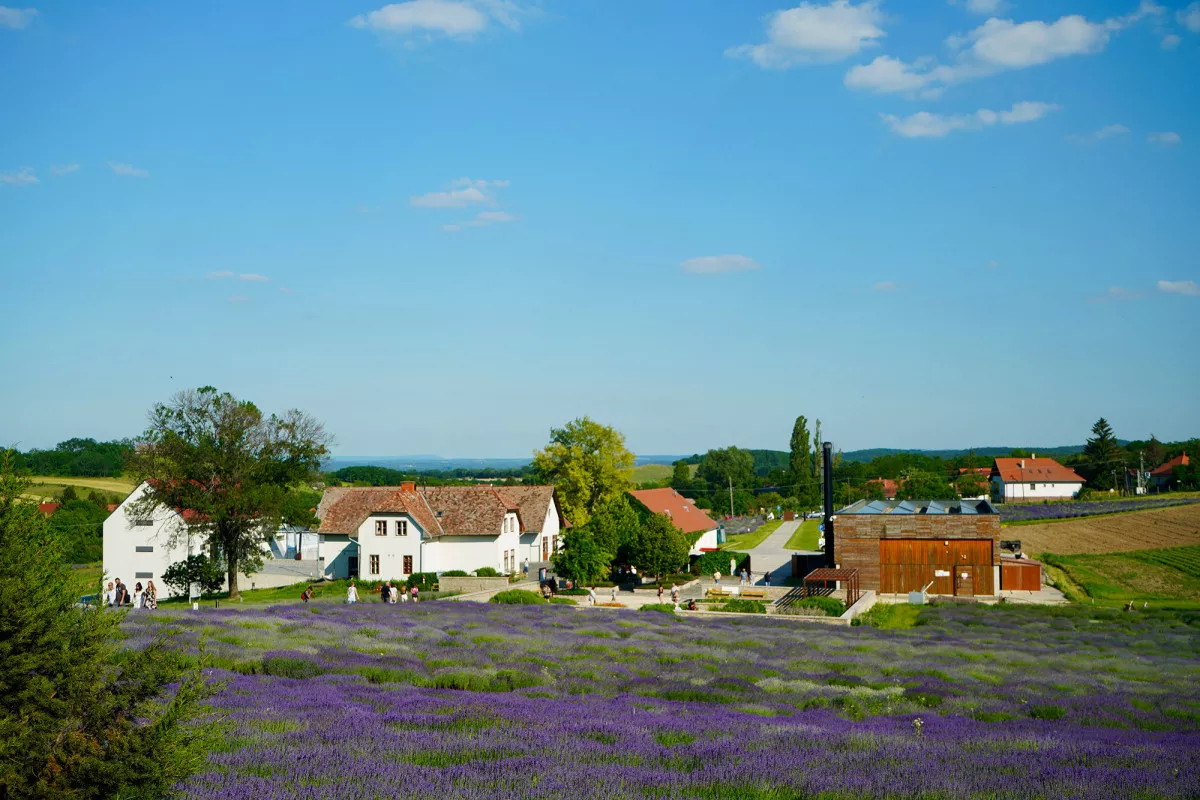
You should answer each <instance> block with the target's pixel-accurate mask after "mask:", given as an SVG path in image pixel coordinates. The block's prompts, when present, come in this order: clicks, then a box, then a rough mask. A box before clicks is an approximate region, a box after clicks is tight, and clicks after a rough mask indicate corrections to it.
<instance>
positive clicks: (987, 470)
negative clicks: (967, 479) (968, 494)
mask: <svg viewBox="0 0 1200 800" xmlns="http://www.w3.org/2000/svg"><path fill="white" fill-rule="evenodd" d="M968 472H974V473H975V474H976V475H991V474H992V468H991V467H959V468H958V474H959V475H965V474H967V473H968Z"/></svg>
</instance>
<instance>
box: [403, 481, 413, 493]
mask: <svg viewBox="0 0 1200 800" xmlns="http://www.w3.org/2000/svg"><path fill="white" fill-rule="evenodd" d="M400 491H402V492H413V493H415V492H416V491H417V484H416V482H415V481H402V482H401V483H400Z"/></svg>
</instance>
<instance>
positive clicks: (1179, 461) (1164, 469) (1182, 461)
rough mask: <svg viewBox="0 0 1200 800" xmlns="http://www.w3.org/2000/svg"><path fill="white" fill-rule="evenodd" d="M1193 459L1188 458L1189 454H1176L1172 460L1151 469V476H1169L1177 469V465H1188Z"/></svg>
mask: <svg viewBox="0 0 1200 800" xmlns="http://www.w3.org/2000/svg"><path fill="white" fill-rule="evenodd" d="M1190 463H1191V461H1190V460H1189V459H1188V454H1187V453H1183V454H1182V455H1178V456H1175V457H1174V458H1172V459H1171V460H1170V461H1168V462H1166V463H1164V464H1161V465H1159V466H1158V467H1157V468H1155V469H1152V470H1150V477H1151V478H1167V479H1169V478H1170V477H1171V474H1172V473H1173V472H1174V471H1175V468H1176V467H1186V466H1187V465H1188V464H1190Z"/></svg>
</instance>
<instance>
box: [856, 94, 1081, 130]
mask: <svg viewBox="0 0 1200 800" xmlns="http://www.w3.org/2000/svg"><path fill="white" fill-rule="evenodd" d="M1057 109H1058V106H1056V105H1053V104H1051V103H1032V102H1022V103H1016V104H1014V105H1013V107H1012V109H1011V110H1009V111H991V110H989V109H986V108H981V109H979V110H978V111H976V112H975V113H974V114H932V113H930V112H928V111H919V112H917V113H916V114H912V115H910V116H907V117H897V116H894V115H892V114H880V115H879V116H880V118H881V119H882V120H883V121H884V122H885V123H887V126H888V127H889V128H891V129H892V131H893V132H894V133H896V134H899V135H900V136H905V137H908V138H938V137H942V136H945V135H946V134H948V133H951V132H952V131H957V130H967V131H977V130H981V129H983V128H986V127H990V126H992V125H996V124H1001V125H1018V124H1020V123H1023V122H1033V121H1035V120H1039V119H1041V118H1042V117H1044V116H1046V114H1048V113H1050V112H1051V111H1055V110H1057Z"/></svg>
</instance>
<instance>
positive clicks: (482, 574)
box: [475, 567, 500, 578]
mask: <svg viewBox="0 0 1200 800" xmlns="http://www.w3.org/2000/svg"><path fill="white" fill-rule="evenodd" d="M475 577H476V578H499V577H500V573H499V572H497V571H496V570H495V569H493V568H492V567H480V568H479V569H477V570H475Z"/></svg>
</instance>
